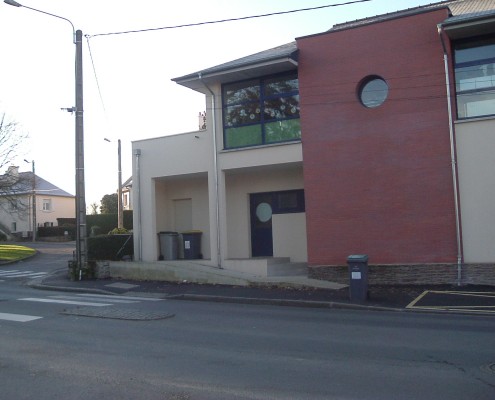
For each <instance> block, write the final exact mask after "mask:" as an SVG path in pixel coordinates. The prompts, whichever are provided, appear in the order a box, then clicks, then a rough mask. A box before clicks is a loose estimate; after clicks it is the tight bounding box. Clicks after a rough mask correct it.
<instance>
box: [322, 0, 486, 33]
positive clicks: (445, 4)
mask: <svg viewBox="0 0 495 400" xmlns="http://www.w3.org/2000/svg"><path fill="white" fill-rule="evenodd" d="M440 8H448V9H449V10H450V13H451V15H452V17H450V18H448V21H449V22H451V20H455V19H468V18H469V19H471V18H473V17H475V16H484V15H487V14H490V13H492V12H495V1H494V0H448V1H440V2H436V3H431V4H427V5H424V6H418V7H413V8H408V9H405V10H399V11H396V12H392V13H388V14H381V15H376V16H373V17H368V18H363V19H359V20H355V21H350V22H344V23H341V24H336V25H334V26H333V28H332V29H330V32H331V31H339V30H344V29H350V28H355V27H358V26H362V25H368V24H372V23H376V22H382V21H386V20H389V19H394V18H401V17H406V16H409V15H414V14H418V13H421V12H425V11H431V10H435V9H440Z"/></svg>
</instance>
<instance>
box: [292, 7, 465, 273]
mask: <svg viewBox="0 0 495 400" xmlns="http://www.w3.org/2000/svg"><path fill="white" fill-rule="evenodd" d="M446 17H447V11H446V10H437V11H433V12H428V13H423V14H418V15H414V16H409V17H404V18H400V19H394V20H390V21H386V22H381V23H377V24H371V25H367V26H361V27H359V28H354V29H348V30H343V31H336V32H328V33H324V34H320V35H314V36H310V37H305V38H300V39H298V47H299V49H300V53H299V85H300V88H299V89H300V96H301V125H302V143H303V157H304V181H305V196H306V216H307V234H308V261H309V264H310V265H339V264H342V262H344V263H345V260H346V259H347V256H348V255H350V254H368V255H369V256H370V259H373V260H375V261H376V262H377V263H380V264H411V263H413V264H415V263H420V264H423V263H426V264H430V263H454V262H455V261H456V254H457V248H456V234H455V209H454V194H453V185H452V173H451V160H450V142H449V126H448V113H447V100H446V88H445V74H444V64H443V50H442V46H441V42H440V39H439V36H438V33H437V24H438V23H439V22H441V21H443V20H445V18H446ZM370 75H378V76H381V77H383V78H384V79H385V80H386V82H387V83H388V85H389V94H388V98H387V100H386V101H385V103H384V104H383V105H381V106H380V107H377V108H366V107H364V106H363V105H361V103H360V102H359V100H358V94H357V91H358V87H359V84H360V82H362V80H363V78H365V77H367V76H370Z"/></svg>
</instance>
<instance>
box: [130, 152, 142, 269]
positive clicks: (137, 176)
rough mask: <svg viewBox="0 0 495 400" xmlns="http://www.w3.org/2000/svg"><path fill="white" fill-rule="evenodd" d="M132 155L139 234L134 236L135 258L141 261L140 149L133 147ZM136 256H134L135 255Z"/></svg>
mask: <svg viewBox="0 0 495 400" xmlns="http://www.w3.org/2000/svg"><path fill="white" fill-rule="evenodd" d="M134 156H135V157H136V167H135V171H134V172H135V178H134V180H135V182H133V184H132V186H133V188H134V186H135V192H134V196H135V200H137V203H138V206H137V207H136V208H137V211H138V212H137V222H138V230H137V231H138V232H139V235H138V237H137V238H136V239H137V250H138V254H137V260H136V261H141V260H142V254H143V246H142V242H143V241H142V237H143V229H142V224H141V176H140V174H141V172H140V165H139V163H140V160H139V157H140V156H141V149H135V150H134ZM135 258H136V257H135Z"/></svg>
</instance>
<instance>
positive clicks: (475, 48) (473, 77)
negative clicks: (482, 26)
mask: <svg viewBox="0 0 495 400" xmlns="http://www.w3.org/2000/svg"><path fill="white" fill-rule="evenodd" d="M455 82H456V93H457V113H458V115H457V116H458V118H461V119H462V118H474V117H482V116H487V115H495V37H490V38H483V39H480V40H476V41H472V40H471V41H469V42H459V43H456V45H455Z"/></svg>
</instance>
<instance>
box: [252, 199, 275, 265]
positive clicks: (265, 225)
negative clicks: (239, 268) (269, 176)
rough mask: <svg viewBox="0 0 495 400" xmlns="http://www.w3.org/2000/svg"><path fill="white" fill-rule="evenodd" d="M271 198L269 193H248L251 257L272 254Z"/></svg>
mask: <svg viewBox="0 0 495 400" xmlns="http://www.w3.org/2000/svg"><path fill="white" fill-rule="evenodd" d="M272 198H273V196H272V194H271V193H256V194H251V195H250V210H251V255H252V257H272V256H273V233H272V214H273V209H272V207H273V205H272V201H273V200H272Z"/></svg>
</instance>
